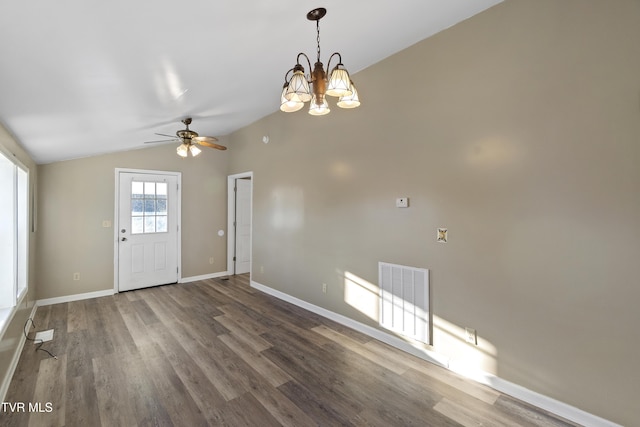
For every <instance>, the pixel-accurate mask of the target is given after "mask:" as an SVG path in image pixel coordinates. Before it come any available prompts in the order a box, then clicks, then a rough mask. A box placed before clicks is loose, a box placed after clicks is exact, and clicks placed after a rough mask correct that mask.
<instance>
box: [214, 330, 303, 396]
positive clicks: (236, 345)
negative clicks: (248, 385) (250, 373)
mask: <svg viewBox="0 0 640 427" xmlns="http://www.w3.org/2000/svg"><path fill="white" fill-rule="evenodd" d="M218 338H219V339H220V341H222V342H223V343H225V344H226V345H227V347H229V348H230V349H231V350H232V351H233V352H234V353H235V354H236V355H237V356H238V357H240V358H241V359H242V360H244V361H245V362H247V364H248V365H249V366H251V367H252V368H253V369H255V370H256V371H257V372H258V373H259V374H260V375H261V376H262V377H263V378H265V379H266V380H267V382H268V383H269V384H271V385H272V386H274V387H277V386H279V385H282V384H284V383H286V382H287V381H291V380H292V378H291V376H290V375H288V374H287V373H286V372H284V371H283V370H282V369H280V368H279V367H278V366H276V365H275V364H274V363H273V362H271V361H270V360H269V359H267V358H265V357H263V356H262V355H261V354H260V353H259V352H256V351H255V350H254V349H253V348H251V347H250V346H249V345H247V344H246V343H245V342H244V341H242V340H240V339H238V338H237V337H235V336H234V335H232V334H230V335H220V336H219V337H218Z"/></svg>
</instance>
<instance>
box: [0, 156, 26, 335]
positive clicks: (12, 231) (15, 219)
mask: <svg viewBox="0 0 640 427" xmlns="http://www.w3.org/2000/svg"><path fill="white" fill-rule="evenodd" d="M0 200H2V203H0V312H6V311H10V309H11V308H13V307H15V306H16V304H17V303H18V301H19V300H20V298H22V296H23V295H24V294H25V293H26V290H27V284H28V278H27V272H28V270H29V267H28V266H29V260H28V256H29V255H28V254H29V250H28V243H29V172H28V171H27V170H26V169H25V168H24V167H23V166H22V165H19V164H17V163H15V162H14V161H13V160H11V159H9V158H8V157H7V156H5V155H3V154H2V153H1V152H0ZM8 309H9V310H8ZM3 319H4V316H0V324H1V323H3V322H2V320H3Z"/></svg>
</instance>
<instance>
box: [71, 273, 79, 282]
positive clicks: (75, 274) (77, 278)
mask: <svg viewBox="0 0 640 427" xmlns="http://www.w3.org/2000/svg"><path fill="white" fill-rule="evenodd" d="M73 280H76V281H77V280H80V273H73Z"/></svg>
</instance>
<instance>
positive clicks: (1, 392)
mask: <svg viewBox="0 0 640 427" xmlns="http://www.w3.org/2000/svg"><path fill="white" fill-rule="evenodd" d="M37 309H38V306H37V305H36V304H34V305H33V308H32V309H31V314H30V315H29V318H31V319H33V317H34V316H35V315H36V310H37ZM12 318H13V317H12ZM25 341H27V339H26V338H25V336H24V334H20V342H19V343H18V346H17V347H16V349H15V351H14V353H13V357H12V358H11V363H9V369H7V373H6V375H5V376H4V378H3V380H2V385H0V399H2V401H3V402H4V401H5V397H7V391H9V385H11V380H12V379H13V374H15V372H16V368H17V367H18V362H19V361H20V355H21V354H22V349H23V348H24V343H25Z"/></svg>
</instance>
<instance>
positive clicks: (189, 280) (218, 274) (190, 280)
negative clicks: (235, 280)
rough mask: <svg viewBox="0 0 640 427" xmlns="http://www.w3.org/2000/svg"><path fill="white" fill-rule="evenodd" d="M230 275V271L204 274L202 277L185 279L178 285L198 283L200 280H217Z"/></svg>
mask: <svg viewBox="0 0 640 427" xmlns="http://www.w3.org/2000/svg"><path fill="white" fill-rule="evenodd" d="M228 275H229V272H228V271H219V272H217V273H211V274H203V275H202V276H191V277H183V278H182V279H180V280H179V281H178V283H189V282H197V281H198V280H207V279H215V278H216V277H224V276H228Z"/></svg>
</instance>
